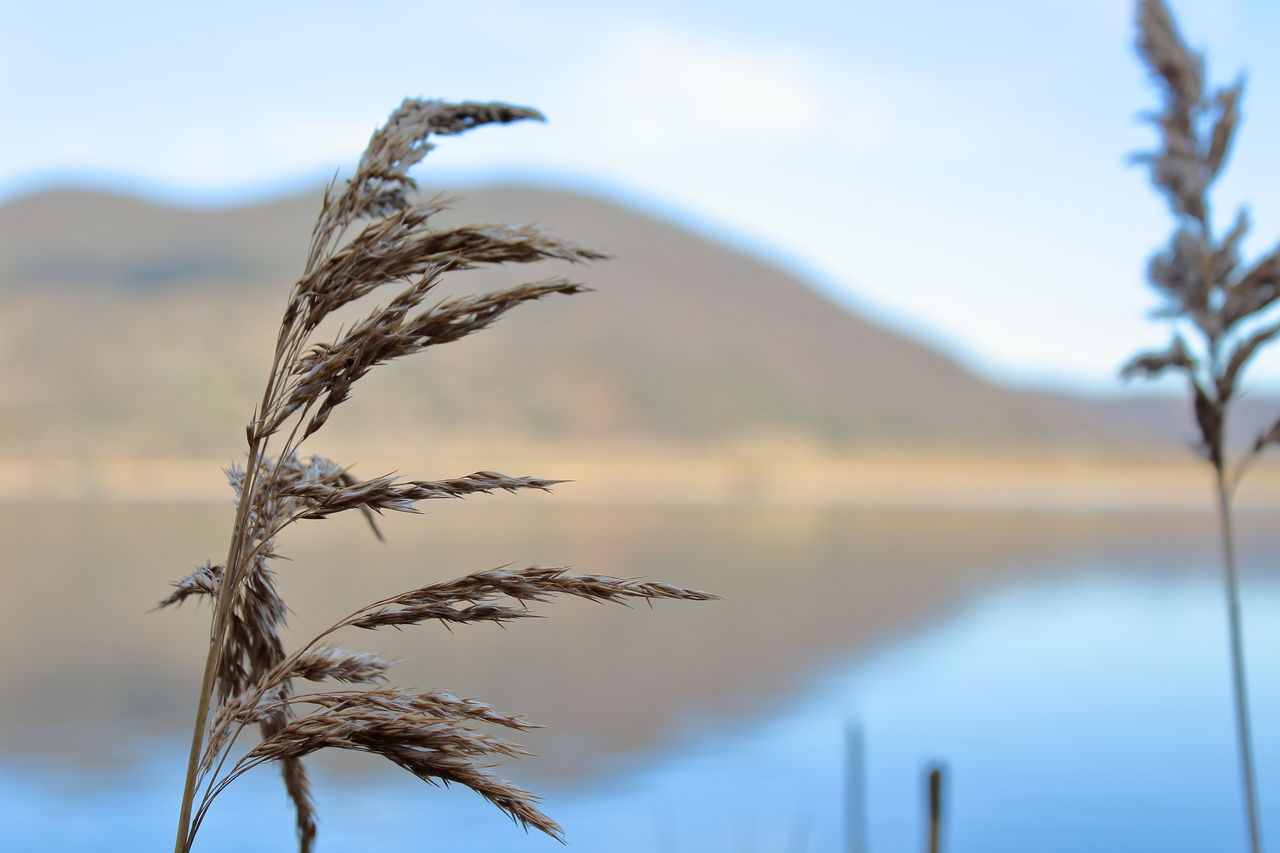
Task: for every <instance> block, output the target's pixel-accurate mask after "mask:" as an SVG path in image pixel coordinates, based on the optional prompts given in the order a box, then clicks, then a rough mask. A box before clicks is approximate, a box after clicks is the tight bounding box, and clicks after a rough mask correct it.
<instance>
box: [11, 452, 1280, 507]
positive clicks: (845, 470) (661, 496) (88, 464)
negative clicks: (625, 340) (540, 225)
mask: <svg viewBox="0 0 1280 853" xmlns="http://www.w3.org/2000/svg"><path fill="white" fill-rule="evenodd" d="M538 457H540V458H538ZM610 457H612V458H610ZM526 458H528V459H534V461H533V462H531V463H528V464H526V465H524V466H523V467H524V468H527V469H528V470H529V472H532V473H537V472H539V471H543V470H555V471H558V472H563V473H564V475H565V476H566V477H570V478H573V479H574V480H575V482H572V483H567V484H565V485H563V486H558V487H557V488H556V495H555V497H554V498H553V499H552V501H553V502H554V504H555V505H556V506H583V505H617V506H625V505H651V504H676V505H682V504H683V505H705V506H737V505H752V506H850V507H868V508H873V507H874V508H974V509H1009V510H1015V509H1030V510H1040V509H1043V510H1077V511H1088V510H1108V509H1116V510H1121V509H1131V510H1201V509H1203V508H1204V507H1206V506H1207V505H1208V504H1207V501H1208V500H1209V498H1210V497H1211V495H1210V492H1209V488H1210V484H1209V482H1208V481H1207V480H1206V479H1205V474H1204V471H1203V470H1201V469H1200V467H1199V466H1197V465H1196V464H1195V460H1191V459H1188V460H1182V461H1175V460H1168V461H1160V460H1144V461H1138V462H1124V463H1114V464H1108V463H1103V462H1099V461H1097V460H1072V459H1049V460H1034V459H1026V458H1022V459H1007V460H1002V459H999V458H990V457H988V458H972V457H970V458H966V457H964V456H960V455H943V456H937V457H933V456H922V455H919V454H915V455H910V454H900V453H897V452H894V453H867V454H845V455H830V456H815V455H808V454H804V455H798V456H792V457H789V458H785V457H779V458H773V459H771V458H768V457H765V456H762V455H759V454H744V455H741V456H737V455H731V454H730V455H724V456H707V455H695V454H691V453H679V452H672V453H653V452H649V453H631V454H594V453H593V454H589V455H588V454H584V455H576V454H573V453H571V452H563V453H551V454H546V453H544V454H539V455H538V456H537V457H535V456H528V457H526ZM401 461H402V463H403V458H402V459H401ZM447 463H448V461H447V460H446V462H445V463H444V464H445V465H446V467H448V466H447ZM224 464H225V462H223V461H222V460H214V459H189V458H131V457H126V456H103V457H97V458H43V459H24V458H14V457H8V458H5V457H0V501H4V502H18V503H60V502H76V503H91V502H109V503H110V502H192V503H219V504H228V505H229V504H230V501H231V493H230V490H229V489H228V488H227V485H226V480H225V478H224V477H223V475H222V471H221V469H222V466H223V465H224ZM441 465H442V463H441V462H440V461H436V462H434V463H432V462H429V461H427V460H421V461H417V462H415V463H412V464H410V465H408V466H403V465H402V466H401V469H400V470H404V471H412V472H414V473H415V474H416V473H418V472H421V471H427V472H430V471H431V470H435V469H437V468H441ZM359 470H360V471H362V472H363V473H366V474H368V475H371V476H372V475H375V474H382V473H386V472H387V471H388V470H390V469H389V468H387V469H385V470H384V468H383V467H379V466H378V465H377V464H376V462H370V463H365V464H361V465H360V466H359ZM1239 501H1240V507H1241V509H1244V510H1252V511H1270V510H1280V469H1277V468H1275V467H1269V468H1267V467H1264V468H1261V469H1259V470H1257V471H1255V472H1253V474H1252V476H1251V479H1250V480H1249V481H1248V482H1246V483H1245V485H1244V486H1243V487H1242V489H1241V491H1240V495H1239ZM540 505H541V502H540Z"/></svg>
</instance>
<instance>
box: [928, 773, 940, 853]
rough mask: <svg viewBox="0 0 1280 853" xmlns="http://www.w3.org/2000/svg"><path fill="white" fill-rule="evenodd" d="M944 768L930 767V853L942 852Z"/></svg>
mask: <svg viewBox="0 0 1280 853" xmlns="http://www.w3.org/2000/svg"><path fill="white" fill-rule="evenodd" d="M942 776H943V766H942V765H941V764H931V765H929V777H928V778H929V782H928V789H929V847H928V851H929V853H941V850H942V783H943V778H942Z"/></svg>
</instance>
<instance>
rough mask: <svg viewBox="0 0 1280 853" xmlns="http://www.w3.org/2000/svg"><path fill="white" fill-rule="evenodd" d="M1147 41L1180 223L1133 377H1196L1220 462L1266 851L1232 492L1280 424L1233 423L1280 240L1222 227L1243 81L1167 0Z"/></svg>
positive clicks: (1237, 656) (1246, 725) (1168, 182)
mask: <svg viewBox="0 0 1280 853" xmlns="http://www.w3.org/2000/svg"><path fill="white" fill-rule="evenodd" d="M1137 48H1138V53H1139V54H1140V55H1141V57H1142V59H1143V60H1144V61H1145V63H1146V64H1147V66H1148V68H1149V69H1150V71H1151V74H1152V77H1153V78H1154V79H1155V81H1156V83H1157V85H1158V86H1159V87H1160V90H1161V92H1162V94H1163V96H1164V103H1163V106H1162V108H1161V110H1160V111H1159V112H1157V113H1153V114H1152V115H1151V116H1150V119H1151V122H1152V123H1153V124H1154V125H1155V126H1156V128H1157V130H1158V132H1159V139H1160V145H1159V148H1158V149H1157V150H1155V151H1153V152H1150V153H1146V154H1142V155H1139V158H1138V159H1139V160H1140V161H1141V162H1143V163H1145V164H1146V165H1148V166H1149V167H1150V170H1151V180H1152V182H1153V183H1154V184H1155V186H1156V189H1157V190H1159V191H1160V192H1161V193H1162V194H1163V195H1164V197H1165V199H1166V200H1167V201H1168V203H1169V206H1170V208H1171V210H1172V212H1173V216H1174V220H1175V227H1174V232H1173V235H1172V237H1171V238H1170V240H1169V244H1168V245H1167V246H1166V247H1165V248H1163V249H1161V250H1160V251H1159V252H1157V253H1156V254H1155V256H1154V257H1152V259H1151V261H1150V264H1149V266H1148V269H1147V276H1148V278H1149V279H1150V281H1151V284H1152V285H1153V286H1154V287H1155V289H1156V291H1157V292H1158V293H1159V294H1160V295H1161V296H1162V297H1163V298H1164V300H1165V303H1164V305H1162V306H1161V307H1160V308H1159V309H1158V310H1157V312H1156V315H1157V316H1158V317H1161V318H1163V319H1166V320H1168V321H1169V322H1170V323H1171V324H1172V326H1173V327H1174V328H1173V341H1172V343H1171V344H1170V346H1169V348H1168V349H1166V350H1163V351H1160V352H1147V353H1141V354H1139V355H1138V356H1137V357H1135V358H1134V359H1133V360H1132V361H1131V362H1129V364H1128V365H1127V366H1126V367H1125V368H1124V370H1123V375H1124V376H1126V377H1130V376H1146V377H1152V376H1156V375H1157V374H1160V373H1163V372H1165V371H1174V372H1175V373H1180V374H1182V375H1183V376H1185V378H1186V380H1187V383H1188V385H1189V388H1190V392H1191V398H1192V407H1193V410H1194V413H1195V421H1196V425H1197V427H1198V429H1199V433H1200V436H1199V441H1198V442H1197V450H1198V452H1199V454H1200V455H1201V456H1202V457H1203V458H1204V459H1205V460H1206V461H1207V462H1208V463H1209V465H1210V466H1211V467H1212V469H1213V475H1214V485H1215V489H1216V493H1217V509H1218V517H1219V521H1220V527H1221V535H1222V557H1223V567H1224V574H1225V581H1226V600H1227V617H1228V633H1229V635H1230V646H1231V668H1232V676H1233V685H1234V699H1235V717H1236V733H1237V741H1238V747H1239V753H1240V756H1239V759H1240V772H1241V778H1242V789H1243V795H1244V809H1245V815H1246V819H1247V821H1248V831H1249V841H1250V845H1251V849H1252V850H1253V851H1254V853H1257V851H1259V850H1261V849H1262V841H1261V832H1260V826H1259V816H1258V802H1257V790H1256V788H1257V786H1256V780H1255V773H1254V758H1253V737H1252V733H1251V730H1250V721H1249V698H1248V689H1247V684H1246V679H1245V653H1244V638H1243V631H1242V628H1241V619H1240V582H1239V577H1238V575H1237V570H1236V556H1235V537H1234V534H1233V531H1232V496H1233V494H1234V492H1235V490H1236V488H1237V486H1239V484H1240V481H1241V479H1242V478H1243V476H1244V474H1245V472H1246V471H1247V470H1248V468H1249V466H1250V465H1251V464H1252V463H1253V462H1254V461H1255V460H1256V459H1257V458H1258V456H1259V455H1260V454H1261V453H1262V452H1263V451H1264V450H1265V449H1266V448H1267V447H1268V446H1269V445H1272V444H1276V443H1280V420H1277V421H1276V422H1275V423H1274V425H1272V426H1271V427H1270V428H1269V429H1267V430H1265V431H1263V432H1262V433H1261V434H1260V435H1258V436H1257V438H1256V439H1255V440H1254V441H1253V442H1252V444H1250V445H1249V446H1247V447H1246V448H1243V449H1242V451H1235V452H1233V451H1232V449H1231V448H1230V447H1228V444H1227V439H1226V424H1227V417H1228V414H1229V413H1230V410H1231V403H1232V402H1233V400H1235V399H1236V398H1237V397H1238V396H1239V393H1240V381H1241V378H1242V376H1243V374H1244V371H1245V368H1246V367H1247V366H1248V364H1249V363H1250V361H1252V360H1253V358H1254V356H1256V355H1257V354H1258V352H1259V351H1260V350H1261V349H1262V348H1263V347H1265V346H1267V345H1268V344H1270V343H1271V342H1272V341H1273V340H1274V339H1275V338H1276V336H1277V335H1280V322H1277V319H1276V316H1275V313H1274V312H1273V311H1272V310H1271V309H1272V308H1273V307H1274V306H1275V304H1276V300H1277V297H1278V296H1280V247H1277V248H1275V249H1272V250H1271V251H1270V252H1268V253H1267V254H1266V255H1264V256H1263V257H1262V258H1261V259H1259V260H1257V261H1256V262H1254V263H1252V264H1248V263H1244V262H1243V261H1242V259H1241V257H1240V250H1241V241H1242V240H1243V238H1244V235H1245V233H1246V232H1247V230H1248V228H1249V219H1248V216H1247V214H1246V212H1245V211H1244V210H1240V211H1239V212H1238V213H1237V214H1236V217H1235V219H1234V221H1233V223H1232V224H1231V225H1230V227H1228V228H1227V229H1226V230H1225V231H1224V232H1222V233H1218V232H1217V231H1216V229H1215V228H1214V225H1213V220H1212V216H1211V207H1210V201H1209V193H1210V190H1211V188H1212V187H1213V185H1214V183H1215V182H1216V181H1217V179H1218V178H1219V176H1220V175H1221V174H1222V168H1223V166H1224V164H1225V163H1226V161H1227V156H1228V154H1229V153H1230V151H1231V144H1232V141H1233V139H1234V137H1235V132H1236V127H1237V124H1238V122H1239V119H1240V111H1239V105H1240V97H1241V94H1242V93H1243V91H1244V81H1243V78H1241V79H1240V80H1237V82H1235V83H1234V84H1232V85H1230V86H1227V87H1225V88H1221V89H1217V90H1215V91H1212V92H1210V91H1209V90H1208V89H1207V88H1206V86H1205V68H1204V60H1203V58H1202V57H1200V56H1197V55H1195V54H1193V53H1192V52H1191V51H1189V50H1188V49H1187V46H1186V43H1185V42H1184V40H1183V38H1182V36H1181V35H1180V34H1179V32H1178V28H1177V25H1176V24H1175V22H1174V20H1173V16H1172V15H1171V14H1170V13H1169V10H1168V8H1167V7H1166V6H1165V5H1164V3H1163V2H1161V0H1141V2H1140V3H1139V4H1138V43H1137Z"/></svg>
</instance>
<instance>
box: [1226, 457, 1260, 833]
mask: <svg viewBox="0 0 1280 853" xmlns="http://www.w3.org/2000/svg"><path fill="white" fill-rule="evenodd" d="M1217 486H1218V520H1219V522H1220V524H1221V529H1222V564H1223V568H1224V569H1225V572H1226V594H1227V633H1228V634H1229V636H1230V638H1231V674H1232V682H1233V685H1234V687H1235V706H1236V708H1235V710H1236V739H1237V741H1238V743H1239V748H1240V775H1241V779H1242V782H1243V784H1244V799H1245V813H1246V816H1247V818H1248V822H1249V849H1250V850H1251V851H1252V853H1261V851H1262V833H1261V828H1260V826H1259V820H1258V794H1257V785H1256V783H1255V774H1254V761H1253V733H1252V727H1251V726H1250V723H1249V691H1248V686H1247V683H1246V681H1245V664H1244V631H1243V629H1242V627H1241V620H1240V578H1239V575H1238V573H1237V571H1236V547H1235V533H1234V531H1233V530H1232V523H1231V522H1232V516H1231V493H1230V490H1229V488H1228V483H1227V481H1226V472H1225V470H1224V466H1221V465H1220V466H1218V469H1217Z"/></svg>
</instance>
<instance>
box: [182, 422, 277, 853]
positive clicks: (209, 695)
mask: <svg viewBox="0 0 1280 853" xmlns="http://www.w3.org/2000/svg"><path fill="white" fill-rule="evenodd" d="M259 444H260V442H259V441H258V439H256V438H254V439H251V440H250V442H249V457H248V468H247V469H246V470H245V483H244V487H243V489H242V490H241V493H240V501H239V504H238V505H237V506H236V518H235V523H234V525H233V526H232V528H231V542H230V544H229V545H228V546H227V562H226V566H227V568H226V570H225V571H224V572H223V577H222V594H221V595H219V596H218V597H217V599H216V600H215V603H214V611H213V619H212V625H211V627H210V630H209V653H208V655H206V657H205V661H204V676H203V678H202V679H201V682H200V702H199V704H198V705H197V707H196V721H195V726H194V727H193V728H192V731H191V752H190V754H188V756H187V778H186V781H185V782H184V783H183V787H182V807H181V809H180V811H179V815H178V833H177V837H176V838H175V840H174V847H173V850H174V853H187V851H188V850H189V849H190V846H191V834H190V833H191V807H192V804H193V803H194V801H195V795H196V773H197V770H198V768H199V764H200V753H201V750H202V749H203V748H204V733H205V728H206V727H207V725H208V722H209V707H210V705H211V704H212V701H213V691H214V681H215V680H216V678H217V674H218V667H219V666H220V664H221V660H222V647H223V634H224V633H225V632H226V623H227V613H228V612H230V609H231V607H233V606H234V600H235V582H236V580H237V579H238V578H237V577H236V576H235V575H234V574H233V573H234V571H235V567H236V566H237V565H238V558H239V551H240V550H241V547H240V546H241V541H242V540H243V538H244V536H243V532H244V529H245V527H246V526H247V520H248V514H249V505H250V503H251V500H250V497H251V494H252V491H253V485H254V482H255V480H256V472H257V470H258V457H259Z"/></svg>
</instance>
